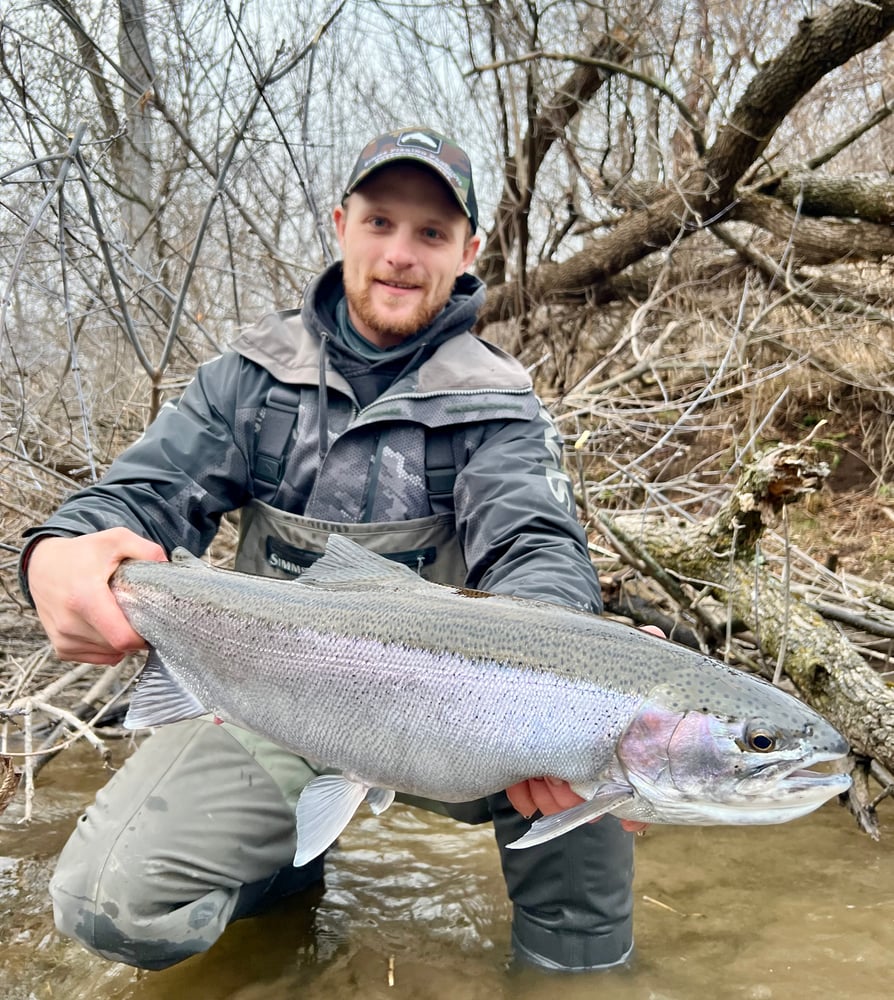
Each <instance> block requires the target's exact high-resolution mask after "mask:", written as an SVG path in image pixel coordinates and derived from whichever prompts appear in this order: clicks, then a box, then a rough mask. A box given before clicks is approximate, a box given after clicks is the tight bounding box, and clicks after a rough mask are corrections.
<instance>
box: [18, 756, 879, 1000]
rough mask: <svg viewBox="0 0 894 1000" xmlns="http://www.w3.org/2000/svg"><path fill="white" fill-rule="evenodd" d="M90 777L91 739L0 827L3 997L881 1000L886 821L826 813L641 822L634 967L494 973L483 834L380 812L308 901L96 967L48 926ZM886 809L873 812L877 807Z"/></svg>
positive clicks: (505, 921)
mask: <svg viewBox="0 0 894 1000" xmlns="http://www.w3.org/2000/svg"><path fill="white" fill-rule="evenodd" d="M103 780H104V775H103V772H102V771H101V769H100V767H99V765H98V764H97V762H96V757H95V755H93V752H92V751H90V750H89V748H84V749H83V750H81V749H78V748H75V749H72V750H69V751H67V752H66V753H65V754H63V755H62V757H61V758H59V759H57V760H56V761H55V762H53V763H52V764H51V765H50V766H48V767H47V768H46V769H45V770H44V772H43V773H42V774H41V776H40V779H39V789H38V800H37V808H36V816H37V819H35V820H34V821H32V822H31V823H30V824H29V825H27V826H24V825H22V824H21V823H20V822H19V819H20V817H21V812H22V802H21V798H20V797H19V799H17V800H16V801H15V802H14V803H13V804H12V805H11V806H10V808H9V810H8V811H7V813H6V814H5V815H4V816H2V817H0V998H2V1000H32V998H33V1000H43V998H56V997H62V998H65V1000H131V998H133V1000H137V998H139V1000H172V998H173V1000H180V998H197V1000H206V998H207V1000H223V998H228V1000H286V998H290V1000H291V998H294V997H301V998H302V1000H354V998H364V1000H398V998H405V1000H435V998H437V1000H441V998H449V1000H514V998H521V1000H534V998H548V1000H583V998H585V997H586V998H590V997H594V996H599V997H605V998H610V1000H703V998H714V997H723V998H736V1000H738V998H742V1000H776V998H811V1000H812V998H826V997H829V998H832V997H834V998H836V1000H842V998H852V997H853V998H861V1000H882V998H884V1000H889V998H890V997H892V996H894V823H892V821H891V819H890V814H889V815H888V816H887V817H885V819H886V821H884V822H883V824H882V834H883V839H882V840H881V842H880V843H873V842H872V841H871V840H869V838H867V837H866V836H865V835H863V834H861V833H859V832H858V831H857V829H856V828H855V826H854V824H853V821H852V819H851V818H850V816H849V815H848V814H847V813H846V812H845V810H843V809H841V808H840V807H839V806H838V805H837V804H836V803H829V804H827V805H826V806H824V807H823V808H822V809H821V810H819V811H818V812H817V813H814V814H813V815H812V816H809V817H807V818H805V819H802V820H797V821H795V822H793V823H789V824H786V825H785V826H779V827H756V828H752V829H744V828H738V829H736V828H717V827H713V828H695V827H690V828H684V827H660V828H659V827H653V828H651V829H650V830H649V831H648V832H647V834H646V835H645V836H644V837H641V838H639V839H638V841H637V875H636V883H635V885H636V900H637V904H636V906H637V908H636V939H637V958H636V960H635V963H634V965H633V967H632V969H630V970H629V971H625V972H623V973H617V972H616V973H610V974H602V975H593V974H590V975H577V976H560V975H554V974H549V975H547V974H542V973H538V972H534V971H530V970H526V971H518V970H515V969H513V968H511V967H510V966H509V962H508V959H509V906H508V903H507V902H506V899H505V895H504V890H503V883H502V879H501V877H500V873H499V864H498V858H497V853H496V848H495V846H494V844H493V840H492V835H491V833H490V830H489V828H487V827H475V828H472V827H463V826H460V825H458V824H454V823H452V822H451V821H449V820H446V819H442V818H440V817H435V816H431V815H429V814H426V813H422V812H418V811H416V810H412V809H410V808H408V807H405V806H399V805H397V806H394V807H393V808H392V809H391V810H389V811H388V813H386V814H385V815H384V816H382V817H379V818H375V817H373V816H372V815H371V814H366V815H358V817H356V818H355V820H354V821H353V822H352V824H351V825H350V827H349V828H348V831H347V832H346V833H345V834H344V835H343V837H342V838H341V841H340V843H339V847H338V848H337V849H335V850H334V851H333V852H332V855H331V862H330V864H329V867H328V872H327V878H326V886H325V890H324V891H323V892H322V894H316V895H313V896H308V897H304V898H301V899H293V900H290V901H287V902H286V903H284V904H282V905H280V906H279V907H278V908H276V909H275V910H272V911H270V912H269V913H267V914H265V915H264V916H262V917H258V918H254V919H251V920H243V921H241V922H239V923H237V924H235V925H234V926H232V927H231V928H230V929H229V930H228V931H227V933H226V934H225V935H224V937H223V938H222V939H221V940H220V941H219V942H218V944H217V945H216V946H215V947H214V948H213V949H212V950H211V951H210V952H208V953H207V954H205V955H202V956H197V957H196V958H194V959H191V960H189V961H187V962H185V963H183V964H182V965H180V966H177V967H175V968H173V969H169V970H167V971H164V972H154V973H147V972H138V971H135V970H133V969H130V968H128V967H126V966H123V965H117V964H114V963H110V962H106V961H103V960H102V959H99V958H96V957H94V956H92V955H90V954H88V953H87V952H85V951H84V950H82V949H81V948H79V947H78V946H76V945H74V944H73V943H71V942H68V941H65V940H63V939H61V938H60V937H59V936H58V935H57V934H56V932H55V930H54V929H53V925H52V918H51V915H50V908H49V903H48V900H47V896H46V886H47V882H48V879H49V876H50V872H51V870H52V865H53V861H54V859H55V856H56V855H57V853H58V851H59V849H60V848H61V846H62V844H63V843H64V841H65V839H66V837H67V835H68V833H69V831H70V830H71V828H72V826H73V825H74V822H75V819H76V817H77V815H78V813H79V812H80V810H81V809H82V807H83V806H84V805H85V804H86V803H87V802H88V801H89V799H90V798H91V797H92V794H93V792H94V790H95V789H96V787H98V785H99V784H101V783H102V781H103ZM883 808H884V807H883Z"/></svg>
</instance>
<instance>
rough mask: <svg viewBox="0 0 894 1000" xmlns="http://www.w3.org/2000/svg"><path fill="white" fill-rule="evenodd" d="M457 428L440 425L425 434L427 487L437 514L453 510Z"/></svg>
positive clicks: (430, 500)
mask: <svg viewBox="0 0 894 1000" xmlns="http://www.w3.org/2000/svg"><path fill="white" fill-rule="evenodd" d="M455 430H456V428H454V427H438V428H435V429H434V430H430V431H426V434H425V488H426V489H427V490H428V500H429V503H430V504H431V509H432V510H433V511H434V513H436V514H441V513H443V512H444V511H452V510H453V486H454V484H455V483H456V462H455V461H454V459H453V435H454V433H455Z"/></svg>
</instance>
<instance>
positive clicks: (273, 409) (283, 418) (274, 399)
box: [252, 385, 301, 487]
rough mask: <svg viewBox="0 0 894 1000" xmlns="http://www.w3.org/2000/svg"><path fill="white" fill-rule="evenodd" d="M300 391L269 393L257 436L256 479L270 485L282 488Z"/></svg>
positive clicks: (279, 388) (280, 387)
mask: <svg viewBox="0 0 894 1000" xmlns="http://www.w3.org/2000/svg"><path fill="white" fill-rule="evenodd" d="M300 401H301V390H300V389H296V388H294V387H292V386H288V385H275V386H273V388H272V389H270V390H269V392H268V393H267V399H266V400H265V403H264V405H265V412H264V420H263V423H262V424H261V430H260V432H259V435H258V449H257V451H256V453H255V465H254V469H253V470H252V471H253V476H254V478H255V479H256V480H259V481H260V482H262V483H265V484H266V485H267V486H273V487H276V486H279V484H280V481H281V480H282V473H283V469H284V468H285V454H286V449H287V448H288V445H289V440H290V438H291V436H292V431H293V429H294V427H295V422H296V421H297V420H298V404H299V403H300Z"/></svg>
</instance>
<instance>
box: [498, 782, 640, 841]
mask: <svg viewBox="0 0 894 1000" xmlns="http://www.w3.org/2000/svg"><path fill="white" fill-rule="evenodd" d="M632 798H633V789H632V788H631V787H630V785H620V784H616V783H615V782H611V783H607V784H605V785H602V786H601V787H600V789H599V790H598V791H597V792H596V794H595V795H594V796H593V798H591V799H588V800H587V801H586V802H581V803H580V804H579V805H576V806H572V807H571V808H570V809H563V810H562V812H558V813H553V814H552V815H551V816H544V817H543V818H542V819H538V820H536V821H535V822H534V823H532V824H531V828H530V830H528V832H527V833H526V834H524V836H522V837H519V838H518V840H514V841H513V842H512V843H511V844H507V845H506V846H507V847H511V848H513V849H515V848H520V847H533V846H534V845H535V844H543V843H545V842H546V841H547V840H552V839H553V838H554V837H561V836H562V834H563V833H568V832H569V831H570V830H573V829H575V827H578V826H582V825H583V824H584V823H589V822H590V821H591V820H594V819H598V818H599V817H600V816H604V815H605V814H606V813H609V812H611V811H612V809H614V808H615V807H616V806H619V805H621V803H623V802H629V801H630V799H632Z"/></svg>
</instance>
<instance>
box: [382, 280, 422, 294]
mask: <svg viewBox="0 0 894 1000" xmlns="http://www.w3.org/2000/svg"><path fill="white" fill-rule="evenodd" d="M373 281H374V282H375V283H376V284H378V285H382V286H383V287H384V288H386V289H394V290H396V291H398V292H414V291H418V290H419V289H420V288H421V287H422V286H421V285H418V284H416V283H414V282H410V281H392V280H391V279H389V278H373Z"/></svg>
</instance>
